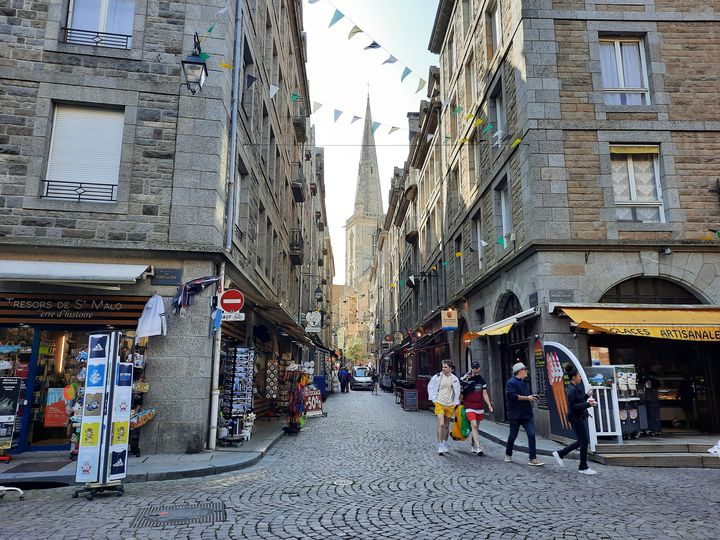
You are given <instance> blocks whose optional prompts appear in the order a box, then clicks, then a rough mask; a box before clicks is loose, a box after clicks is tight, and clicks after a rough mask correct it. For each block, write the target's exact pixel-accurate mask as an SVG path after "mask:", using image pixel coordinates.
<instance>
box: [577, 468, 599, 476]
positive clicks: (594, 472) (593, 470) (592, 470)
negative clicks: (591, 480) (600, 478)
mask: <svg viewBox="0 0 720 540" xmlns="http://www.w3.org/2000/svg"><path fill="white" fill-rule="evenodd" d="M578 472H579V473H580V474H587V475H589V476H592V475H593V474H597V471H596V470H595V469H583V470H581V471H578Z"/></svg>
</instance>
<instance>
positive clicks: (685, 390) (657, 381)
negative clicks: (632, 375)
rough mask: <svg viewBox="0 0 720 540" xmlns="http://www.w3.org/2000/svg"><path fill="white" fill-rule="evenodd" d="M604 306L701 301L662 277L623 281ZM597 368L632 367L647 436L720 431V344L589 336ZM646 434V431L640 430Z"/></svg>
mask: <svg viewBox="0 0 720 540" xmlns="http://www.w3.org/2000/svg"><path fill="white" fill-rule="evenodd" d="M599 302H600V303H603V304H625V305H637V304H644V305H698V304H703V303H704V302H703V300H701V299H700V298H698V296H697V295H696V294H695V293H693V292H692V291H690V290H689V289H687V288H685V287H683V286H682V285H680V284H678V283H676V282H673V281H670V280H667V279H663V278H660V277H635V278H631V279H628V280H625V281H622V282H620V283H618V284H616V285H614V286H612V287H611V288H610V289H608V290H607V291H605V293H604V294H603V295H602V296H601V297H600V299H599ZM588 344H589V348H590V357H591V359H592V362H593V363H594V364H609V365H633V366H635V370H636V372H637V387H638V394H639V395H640V396H641V398H642V401H641V402H640V403H641V405H644V406H645V407H646V409H647V416H648V423H649V424H653V425H654V426H655V427H653V426H649V429H648V431H651V432H656V431H661V432H662V433H671V434H673V433H675V434H678V433H680V434H682V433H688V432H693V431H701V432H712V433H717V432H720V363H718V362H717V358H718V356H720V343H718V342H712V341H683V340H680V339H678V340H674V339H657V338H651V337H637V336H629V335H615V334H590V335H588ZM641 429H642V426H641Z"/></svg>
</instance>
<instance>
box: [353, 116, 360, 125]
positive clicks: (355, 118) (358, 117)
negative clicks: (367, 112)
mask: <svg viewBox="0 0 720 540" xmlns="http://www.w3.org/2000/svg"><path fill="white" fill-rule="evenodd" d="M360 118H362V116H353V119H352V120H351V121H350V123H351V124H354V123H355V122H357V121H358V120H360Z"/></svg>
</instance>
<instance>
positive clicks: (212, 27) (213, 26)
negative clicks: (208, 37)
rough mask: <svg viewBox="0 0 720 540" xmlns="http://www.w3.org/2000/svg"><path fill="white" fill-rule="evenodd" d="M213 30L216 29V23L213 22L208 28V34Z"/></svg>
mask: <svg viewBox="0 0 720 540" xmlns="http://www.w3.org/2000/svg"><path fill="white" fill-rule="evenodd" d="M213 30H215V23H212V24H211V25H210V28H208V29H207V32H208V34H210V33H212V31H213Z"/></svg>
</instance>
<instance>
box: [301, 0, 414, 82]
mask: <svg viewBox="0 0 720 540" xmlns="http://www.w3.org/2000/svg"><path fill="white" fill-rule="evenodd" d="M318 1H319V0H308V3H309V4H316V3H317V2H318ZM325 2H326V3H327V4H328V5H329V6H330V7H332V8H334V10H335V11H334V12H333V15H332V18H331V19H330V24H328V28H331V27H333V26H334V25H335V24H337V23H338V22H339V21H340V20H342V19H346V20H347V21H348V22H349V23H350V24H352V28H351V29H350V31H349V32H348V36H347V39H348V40H351V39H352V38H353V37H355V36H356V35H358V34H365V35H366V36H367V37H368V38H369V39H370V41H371V42H370V44H369V45H367V46H366V47H365V49H364V50H366V51H367V50H374V49H383V50H384V51H385V52H387V53H388V55H389V56H388V58H387V59H386V60H385V61H384V62H383V63H382V65H385V64H395V63H400V64H402V65H403V71H402V74H401V75H400V82H401V83H402V82H404V81H405V79H406V78H407V77H408V76H409V75H410V74H415V76H416V77H418V79H419V80H418V86H417V89H416V90H415V93H416V94H417V93H419V92H421V91H422V89H423V88H425V85H426V84H427V81H426V80H425V79H423V78H422V77H421V76H420V75H418V74H417V72H415V71H414V70H412V69H410V68H409V67H408V66H407V64H405V63H404V62H399V61H398V59H397V57H396V56H395V55H394V54H393V53H392V52H391V51H389V50H387V49H386V48H385V47H383V46H382V45H380V43H378V41H377V40H376V39H374V38H373V37H372V36H370V35H369V34H368V33H367V32H365V31H364V30H363V29H362V28H360V26H358V25H357V24H356V23H355V22H354V21H352V20H351V19H350V18H349V17H348V16H347V15H345V13H343V12H342V11H340V10H339V9H338V8H337V7H335V5H334V4H333V3H332V2H331V1H330V0H325Z"/></svg>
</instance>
